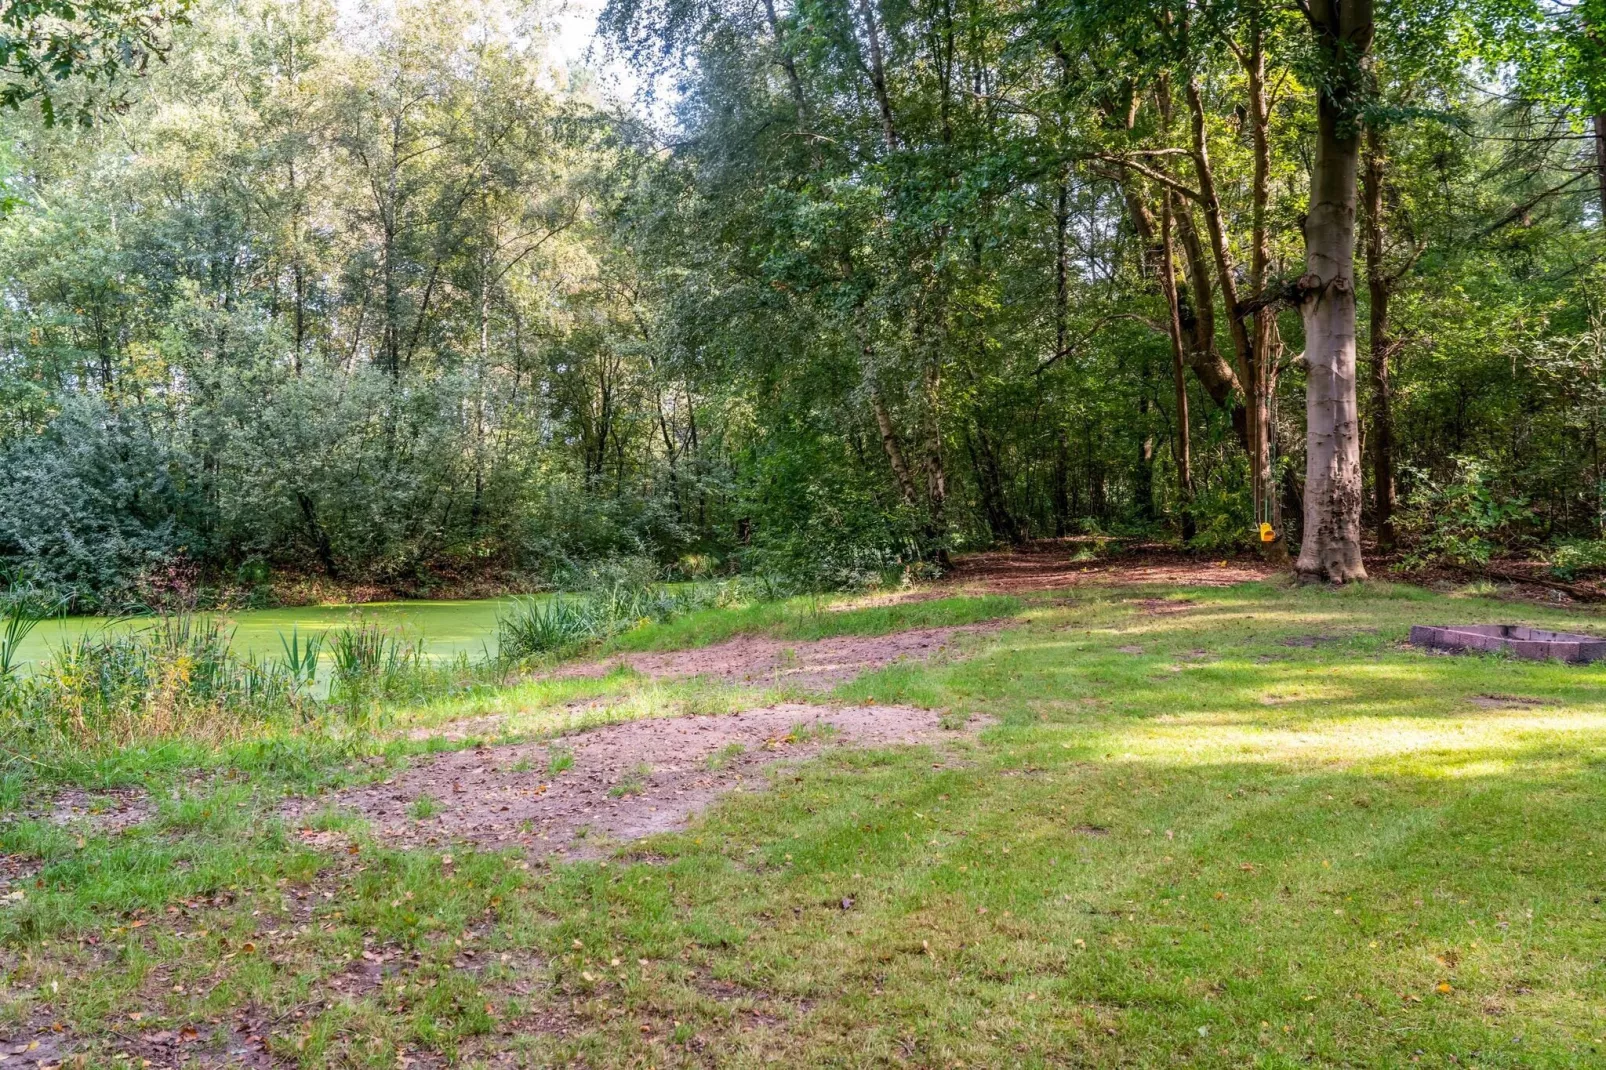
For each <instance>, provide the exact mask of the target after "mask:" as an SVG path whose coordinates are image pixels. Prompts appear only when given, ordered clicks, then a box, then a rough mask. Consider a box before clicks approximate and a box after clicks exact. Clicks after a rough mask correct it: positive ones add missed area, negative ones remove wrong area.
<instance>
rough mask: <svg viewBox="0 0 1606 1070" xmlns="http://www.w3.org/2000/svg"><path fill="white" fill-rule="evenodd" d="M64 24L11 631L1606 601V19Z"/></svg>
mask: <svg viewBox="0 0 1606 1070" xmlns="http://www.w3.org/2000/svg"><path fill="white" fill-rule="evenodd" d="M34 7H41V10H45V9H50V10H54V9H53V8H52V6H51V5H50V4H46V5H42V6H41V5H30V4H20V3H17V4H10V5H7V7H6V19H7V25H11V26H13V27H14V28H15V27H23V28H24V29H27V28H28V27H29V26H33V29H32V30H29V31H28V33H26V34H19V35H16V36H14V37H13V38H8V40H10V41H12V42H13V43H12V48H13V53H12V55H13V60H12V62H11V63H10V65H9V66H8V67H7V70H8V71H9V72H10V76H11V83H10V85H11V88H10V89H9V90H8V91H7V98H6V101H5V102H6V103H9V104H11V105H12V107H11V108H10V109H8V110H7V111H6V113H5V114H4V116H3V120H0V121H3V125H4V137H3V138H0V144H3V154H4V157H3V161H0V169H3V172H4V201H3V215H0V278H3V280H4V282H3V285H4V287H5V299H4V301H3V302H0V340H3V341H0V569H3V570H4V573H5V574H6V576H7V578H8V579H9V580H10V581H11V584H12V586H13V588H14V589H22V588H26V589H27V590H30V591H34V592H38V593H42V594H44V595H46V596H47V597H49V598H51V599H55V600H57V601H58V602H59V603H60V604H64V605H67V606H70V607H72V608H73V609H74V610H77V611H91V612H93V611H106V612H111V611H116V610H118V609H119V608H122V607H127V606H130V605H139V604H143V603H146V602H149V601H150V599H151V597H153V592H158V591H159V590H160V589H161V588H162V587H163V585H164V584H168V585H170V584H172V583H173V582H176V581H175V580H174V579H173V577H174V576H181V577H188V578H189V579H188V580H187V581H185V582H189V583H191V584H199V585H200V586H201V587H202V588H204V589H205V590H207V591H209V592H211V594H210V596H209V597H211V598H213V599H214V600H216V601H218V602H220V603H222V604H230V603H231V602H232V603H239V604H252V600H253V599H257V600H260V599H262V598H264V597H268V598H271V597H272V595H271V593H270V592H271V587H270V585H269V584H270V580H271V579H272V578H274V577H286V576H287V577H293V578H304V579H311V580H315V581H318V582H324V583H326V584H328V585H330V586H331V587H333V588H335V589H346V590H350V589H355V588H360V587H362V586H364V585H367V586H371V587H378V588H379V589H382V590H390V591H397V592H401V593H410V594H416V593H427V592H429V591H431V590H436V589H453V588H454V585H456V586H457V587H461V586H462V585H463V584H465V583H470V584H472V583H474V582H479V583H482V584H484V585H487V587H488V589H493V590H496V589H531V588H538V587H541V586H545V585H549V584H552V583H554V582H557V581H558V580H560V579H561V577H562V576H564V575H567V574H570V573H572V572H573V571H574V570H575V569H583V568H585V567H586V566H587V564H588V563H591V562H596V561H608V560H618V559H630V560H645V561H647V562H650V563H651V565H652V567H654V568H657V569H659V570H660V571H661V572H662V573H663V574H666V575H680V576H694V575H706V574H711V573H719V574H726V573H734V572H742V571H746V572H768V573H781V574H786V575H789V576H793V577H796V578H797V579H798V580H799V581H801V582H806V583H808V584H811V585H814V586H817V587H821V588H842V587H856V586H865V585H873V584H875V583H878V582H881V581H882V580H883V579H885V578H887V577H889V576H896V575H899V574H904V575H923V574H926V573H928V572H929V573H935V572H938V571H940V570H941V569H942V568H943V567H944V566H945V562H946V561H948V560H949V559H950V556H951V555H952V554H955V553H959V552H961V551H966V550H974V549H979V548H985V547H988V546H997V545H1010V544H1022V543H1026V542H1028V541H1030V540H1033V539H1040V538H1045V537H1054V536H1067V535H1070V536H1076V535H1096V536H1100V537H1105V536H1108V537H1128V538H1136V539H1142V540H1158V541H1161V542H1169V543H1170V544H1172V545H1174V546H1177V547H1180V548H1185V549H1187V550H1190V551H1197V552H1199V553H1202V554H1207V555H1209V554H1215V555H1224V554H1228V553H1232V552H1238V551H1242V550H1248V549H1257V550H1259V551H1260V552H1262V553H1264V554H1265V555H1267V557H1268V559H1269V560H1273V561H1289V562H1292V561H1293V559H1294V558H1295V557H1296V556H1299V555H1301V553H1302V551H1304V553H1305V556H1301V557H1300V560H1299V562H1298V564H1299V569H1300V571H1301V573H1302V574H1307V575H1310V576H1312V577H1316V578H1326V579H1333V580H1338V581H1343V580H1346V579H1354V578H1359V577H1360V576H1361V575H1364V568H1363V566H1362V560H1361V554H1362V553H1363V552H1364V553H1365V555H1367V557H1368V558H1371V559H1372V560H1373V561H1374V564H1373V566H1372V569H1373V571H1374V572H1378V571H1380V570H1381V571H1382V572H1387V571H1388V570H1390V569H1399V568H1407V569H1408V568H1412V567H1420V566H1424V565H1431V564H1433V563H1436V562H1448V563H1451V564H1456V565H1461V566H1473V567H1475V566H1479V565H1485V564H1487V563H1488V562H1489V561H1490V560H1491V559H1495V558H1520V559H1523V560H1527V561H1532V562H1542V563H1543V564H1544V566H1545V567H1546V568H1547V569H1548V570H1550V572H1552V573H1553V574H1554V575H1556V576H1560V577H1563V578H1566V577H1568V576H1572V575H1574V574H1575V573H1577V572H1578V571H1580V570H1587V569H1589V568H1592V567H1599V566H1601V565H1603V564H1606V542H1603V537H1606V504H1603V493H1606V469H1603V467H1602V458H1601V441H1600V439H1601V426H1600V424H1601V420H1602V416H1603V407H1602V405H1603V400H1606V394H1603V390H1606V307H1603V296H1602V295H1603V294H1606V287H1603V279H1606V267H1603V264H1602V257H1603V254H1606V245H1603V228H1606V75H1603V72H1606V45H1603V44H1602V31H1599V30H1596V29H1594V28H1593V27H1598V26H1606V8H1601V7H1600V5H1599V4H1598V3H1594V2H1593V0H1585V2H1582V3H1579V4H1551V3H1548V2H1545V0H1513V2H1510V3H1481V2H1457V0H1399V2H1398V3H1392V4H1387V5H1381V6H1379V7H1378V8H1377V10H1376V12H1375V13H1374V12H1373V10H1372V4H1371V3H1370V2H1364V3H1363V2H1351V0H1342V2H1341V0H1331V2H1330V3H1306V2H1304V0H1298V2H1296V3H1292V4H1279V3H1270V2H1265V3H1262V2H1259V0H1224V2H1219V3H1218V2H1216V0H1194V2H1187V3H1169V2H1166V3H1154V4H1112V3H1104V2H1090V3H1078V4H1071V5H1061V6H1054V5H1033V4H1012V3H980V2H971V3H960V2H958V0H883V2H880V3H875V2H871V0H855V2H826V3H816V2H813V0H806V2H805V0H800V2H797V3H795V4H792V5H790V6H787V5H782V6H777V5H776V4H775V3H774V2H772V0H764V2H763V3H761V4H753V3H727V2H724V0H712V2H709V3H694V2H692V0H650V2H649V0H611V2H610V4H609V5H608V6H607V8H606V9H605V10H604V11H603V13H602V16H601V19H600V22H599V25H598V32H597V37H596V40H595V43H594V44H593V45H592V51H591V55H592V56H593V57H596V58H598V59H599V61H600V59H602V58H606V59H607V60H608V61H609V62H613V63H616V64H619V63H623V64H628V65H630V66H631V67H632V68H633V69H635V70H637V71H640V72H644V74H643V77H642V82H641V84H642V85H643V86H646V87H648V88H647V89H644V90H643V91H642V93H641V94H639V95H638V99H634V100H631V99H619V97H618V95H617V94H615V95H612V96H610V95H609V94H605V93H603V92H601V91H600V90H599V88H598V85H597V82H596V79H595V78H594V76H593V75H591V74H590V73H589V72H588V69H587V68H586V67H585V66H584V64H583V63H579V64H576V65H575V66H574V69H572V70H571V69H568V68H566V67H565V66H563V65H562V64H560V63H558V62H556V61H555V60H554V59H553V58H552V55H551V54H550V51H549V49H548V47H547V44H546V42H547V40H548V32H549V29H550V25H551V23H550V19H551V17H552V13H551V12H547V11H544V10H542V9H540V8H539V7H535V6H530V5H525V4H520V3H515V2H509V0H473V2H470V3H464V4H454V5H449V6H445V7H443V6H440V5H434V4H429V3H422V2H419V3H413V2H410V0H400V2H395V3H383V4H339V3H334V2H325V0H239V2H213V0H204V2H199V0H198V2H196V3H193V4H178V5H167V6H162V5H142V4H134V5H124V4H91V5H89V6H88V7H87V8H86V9H85V11H86V12H88V13H89V14H80V17H79V22H78V23H76V24H75V23H70V22H62V23H60V25H62V26H76V27H77V28H76V29H75V30H73V31H72V32H71V33H68V34H65V35H63V36H61V37H60V38H59V39H58V38H57V37H52V36H51V35H50V32H49V31H46V30H40V29H39V28H38V26H37V25H33V24H30V23H28V21H27V20H28V18H29V17H30V12H31V11H32V9H33V8H34ZM97 12H98V13H99V14H95V13H97ZM47 13H48V12H47ZM91 16H93V17H91ZM40 17H41V18H43V17H44V16H40ZM8 32H9V31H8ZM29 34H31V35H32V36H29ZM63 41H67V42H71V45H70V46H65V47H60V48H58V49H57V52H52V51H51V49H52V48H54V47H57V46H61V43H62V42H63ZM30 48H31V49H32V51H30V50H29V49H30ZM58 53H59V54H58ZM53 56H54V57H56V59H61V57H62V56H65V57H66V58H65V59H62V61H61V63H60V64H59V69H58V66H52V65H51V64H52V63H53V62H54V60H53V59H52V57H53ZM641 98H650V99H641ZM1324 183H1325V185H1324ZM1313 449H1314V450H1315V453H1316V457H1315V458H1314V461H1313V458H1312V451H1313ZM1262 525H1265V526H1264V527H1262ZM1313 525H1314V526H1313Z"/></svg>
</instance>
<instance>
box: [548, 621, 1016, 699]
mask: <svg viewBox="0 0 1606 1070" xmlns="http://www.w3.org/2000/svg"><path fill="white" fill-rule="evenodd" d="M998 627H1000V624H999V623H988V624H969V625H961V626H957V627H951V628H918V629H914V630H912V631H904V632H892V633H890V634H887V635H841V636H832V637H829V638H826V639H814V640H784V639H770V638H767V637H765V636H757V635H744V636H737V637H736V638H734V639H727V640H725V641H724V642H722V643H715V644H713V645H712V646H705V647H698V648H696V649H694V650H675V651H669V652H667V653H654V654H620V655H615V656H613V657H609V658H605V659H601V660H598V661H589V662H583V663H581V664H578V665H570V666H565V667H563V668H561V669H559V670H557V672H556V675H559V676H601V675H603V674H605V673H606V672H608V671H609V670H610V669H612V668H613V667H615V666H617V665H628V666H629V667H630V668H632V669H634V670H636V671H637V672H639V673H643V674H645V675H647V676H652V677H692V676H704V677H709V678H712V679H717V680H724V681H726V682H728V683H766V684H768V683H776V684H780V683H784V684H789V685H794V686H797V687H802V688H805V689H807V690H811V691H815V690H827V689H829V688H832V687H835V686H836V685H837V684H841V683H845V682H847V681H848V680H851V679H853V678H854V677H856V676H858V675H860V674H861V673H866V672H870V671H872V670H874V669H880V668H884V667H885V666H887V665H891V664H893V663H894V662H898V661H929V660H931V659H932V658H935V657H938V656H940V655H942V654H944V653H946V652H948V651H949V650H951V649H952V648H953V646H954V643H955V641H956V640H957V639H958V638H959V637H961V636H965V635H977V634H982V633H986V632H990V631H993V630H995V629H997V628H998Z"/></svg>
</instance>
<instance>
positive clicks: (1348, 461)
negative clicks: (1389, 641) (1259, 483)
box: [1295, 0, 1375, 583]
mask: <svg viewBox="0 0 1606 1070" xmlns="http://www.w3.org/2000/svg"><path fill="white" fill-rule="evenodd" d="M1305 10H1306V15H1307V18H1308V20H1309V22H1310V29H1311V33H1312V35H1313V36H1314V39H1315V40H1314V45H1315V48H1314V52H1315V56H1316V57H1317V63H1318V70H1317V84H1316V145H1315V158H1314V162H1313V163H1312V166H1311V180H1310V209H1309V211H1308V213H1307V214H1306V217H1305V274H1304V275H1303V276H1301V277H1300V280H1299V294H1300V298H1299V300H1300V311H1301V312H1302V313H1303V315H1304V320H1305V363H1306V368H1307V371H1306V385H1305V434H1306V445H1305V523H1304V527H1303V538H1302V539H1301V541H1300V547H1299V560H1298V561H1297V562H1296V563H1295V569H1296V570H1297V571H1298V572H1299V574H1300V575H1302V576H1306V577H1309V578H1312V579H1324V580H1328V581H1331V582H1333V583H1347V582H1350V581H1353V580H1364V579H1365V578H1366V566H1365V565H1364V564H1362V562H1361V501H1362V484H1361V452H1360V443H1361V424H1360V407H1359V404H1358V402H1357V400H1356V392H1355V374H1356V362H1355V338H1356V333H1355V203H1356V173H1357V167H1358V163H1359V160H1360V146H1361V137H1362V115H1361V109H1362V105H1363V103H1364V100H1365V94H1366V61H1367V56H1368V53H1369V52H1370V51H1371V47H1372V38H1373V34H1374V32H1375V27H1374V25H1373V21H1372V18H1373V16H1372V0H1314V2H1312V3H1310V4H1309V6H1308V7H1307V8H1306V9H1305Z"/></svg>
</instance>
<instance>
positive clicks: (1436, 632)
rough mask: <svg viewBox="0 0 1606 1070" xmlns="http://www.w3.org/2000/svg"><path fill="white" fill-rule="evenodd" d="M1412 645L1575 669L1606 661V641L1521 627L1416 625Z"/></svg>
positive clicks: (1592, 636) (1509, 625) (1586, 636)
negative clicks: (1506, 656) (1507, 656)
mask: <svg viewBox="0 0 1606 1070" xmlns="http://www.w3.org/2000/svg"><path fill="white" fill-rule="evenodd" d="M1411 645H1413V646H1422V647H1428V648H1430V649H1433V650H1451V651H1455V652H1457V653H1466V652H1467V651H1472V650H1481V651H1490V652H1492V651H1501V650H1505V651H1509V652H1510V653H1511V654H1513V655H1515V656H1516V657H1519V658H1527V659H1529V660H1531V661H1547V660H1549V659H1550V658H1556V659H1557V660H1559V661H1565V662H1568V663H1570V664H1573V665H1587V664H1589V663H1590V662H1593V661H1601V660H1602V659H1606V639H1603V638H1601V637H1600V636H1597V635H1576V634H1573V633H1571V632H1548V631H1545V630H1544V629H1542V628H1529V627H1527V626H1525V625H1521V624H1447V625H1444V626H1442V627H1435V626H1429V625H1424V624H1415V625H1412V626H1411Z"/></svg>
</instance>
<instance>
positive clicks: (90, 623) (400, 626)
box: [19, 598, 516, 672]
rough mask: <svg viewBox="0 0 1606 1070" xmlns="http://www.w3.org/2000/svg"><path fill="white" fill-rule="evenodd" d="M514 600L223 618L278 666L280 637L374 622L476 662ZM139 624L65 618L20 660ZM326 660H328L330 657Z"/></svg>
mask: <svg viewBox="0 0 1606 1070" xmlns="http://www.w3.org/2000/svg"><path fill="white" fill-rule="evenodd" d="M515 601H516V599H513V598H484V599H476V600H472V601H416V602H412V601H409V602H367V603H364V604H362V605H336V606H298V607H296V608H293V609H251V610H241V611H240V612H237V613H227V614H222V616H223V619H224V620H225V621H227V622H228V624H229V625H230V626H232V628H233V632H234V638H233V649H234V651H235V652H236V653H238V654H240V655H242V656H245V655H255V656H256V657H258V658H271V659H275V660H277V659H278V658H280V657H282V656H283V653H284V649H283V647H282V646H281V644H280V639H279V637H280V636H283V637H284V638H286V639H288V638H290V635H291V633H292V632H297V633H299V634H300V635H302V636H303V637H305V636H311V635H322V634H324V633H326V632H330V631H335V630H338V629H340V628H344V627H347V626H349V625H352V624H356V623H359V622H372V623H376V624H379V625H380V626H382V627H384V628H387V629H391V630H394V631H395V632H396V633H397V634H399V635H400V636H402V637H403V638H404V639H406V640H407V641H409V642H413V641H421V642H422V643H423V644H424V650H425V653H426V654H428V655H429V656H430V657H431V658H434V659H437V660H447V659H450V658H454V657H456V656H457V655H458V654H459V653H460V652H461V653H467V654H468V656H469V657H470V658H471V659H477V658H480V657H483V656H484V655H485V654H486V653H491V654H495V653H496V619H497V617H499V616H501V615H504V614H506V613H507V612H508V610H509V608H510V607H511V606H512V604H513V603H514V602H515ZM139 626H140V622H139V620H138V619H134V620H114V619H111V618H107V617H63V618H59V619H57V620H49V621H45V622H43V623H41V624H40V625H39V626H38V627H37V628H35V629H34V630H33V633H32V634H31V635H29V636H28V638H27V639H25V640H23V643H22V647H21V651H20V653H19V658H20V660H21V661H23V662H26V663H28V664H27V665H25V666H24V668H23V671H24V672H27V671H29V670H30V669H32V668H33V667H34V666H35V665H36V664H37V663H39V662H42V661H44V660H45V659H47V658H49V657H50V655H51V653H52V652H53V651H55V650H57V649H59V648H60V647H61V646H62V645H63V644H64V643H68V642H71V641H72V640H74V639H76V638H77V637H78V636H79V635H82V634H84V633H85V632H92V631H98V630H100V629H102V628H137V627H139ZM325 657H326V658H327V655H325Z"/></svg>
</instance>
